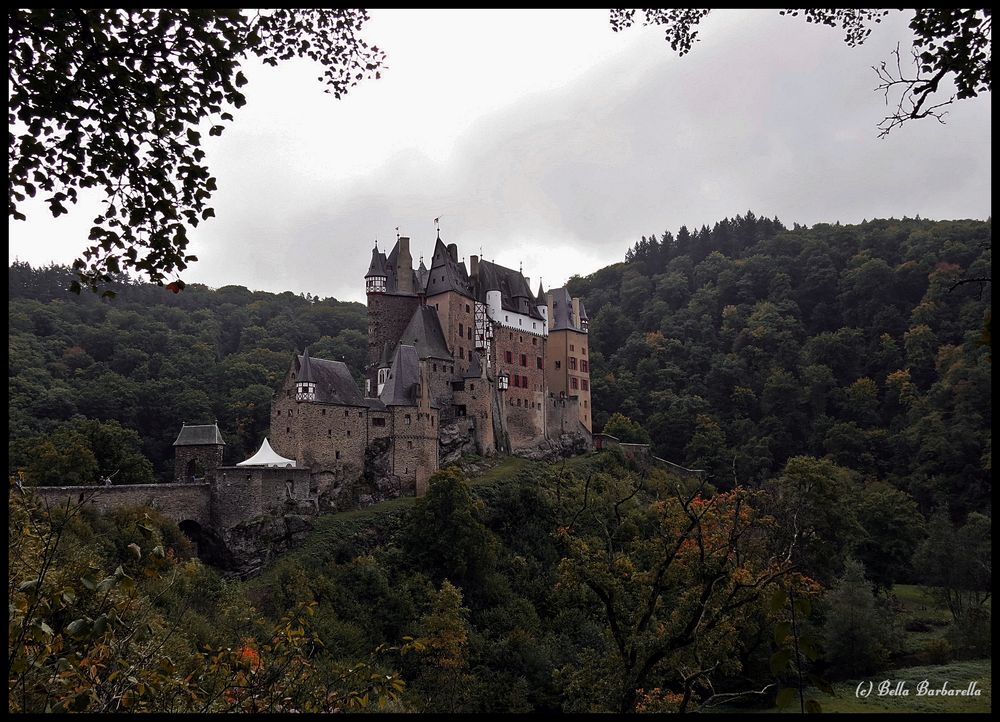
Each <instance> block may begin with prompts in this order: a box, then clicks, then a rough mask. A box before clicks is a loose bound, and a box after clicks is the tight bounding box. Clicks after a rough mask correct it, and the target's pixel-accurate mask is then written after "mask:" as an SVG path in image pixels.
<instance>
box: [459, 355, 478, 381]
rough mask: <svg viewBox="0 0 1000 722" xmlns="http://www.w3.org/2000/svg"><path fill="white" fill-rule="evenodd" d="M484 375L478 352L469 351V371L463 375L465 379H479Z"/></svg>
mask: <svg viewBox="0 0 1000 722" xmlns="http://www.w3.org/2000/svg"><path fill="white" fill-rule="evenodd" d="M482 375H483V364H482V362H481V361H480V360H479V352H478V351H471V350H470V351H469V370H468V371H466V372H465V373H464V374H462V378H465V379H478V378H479V377H480V376H482Z"/></svg>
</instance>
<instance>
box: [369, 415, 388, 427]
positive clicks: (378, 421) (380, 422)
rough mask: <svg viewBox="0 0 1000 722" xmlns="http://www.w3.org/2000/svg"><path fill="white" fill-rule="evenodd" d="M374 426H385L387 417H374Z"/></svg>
mask: <svg viewBox="0 0 1000 722" xmlns="http://www.w3.org/2000/svg"><path fill="white" fill-rule="evenodd" d="M372 426H385V419H383V418H380V417H379V418H373V419H372Z"/></svg>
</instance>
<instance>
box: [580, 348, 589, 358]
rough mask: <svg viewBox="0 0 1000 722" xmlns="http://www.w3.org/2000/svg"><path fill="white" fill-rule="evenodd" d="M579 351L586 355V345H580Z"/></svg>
mask: <svg viewBox="0 0 1000 722" xmlns="http://www.w3.org/2000/svg"><path fill="white" fill-rule="evenodd" d="M580 353H581V354H583V355H584V356H586V355H587V347H586V346H581V347H580Z"/></svg>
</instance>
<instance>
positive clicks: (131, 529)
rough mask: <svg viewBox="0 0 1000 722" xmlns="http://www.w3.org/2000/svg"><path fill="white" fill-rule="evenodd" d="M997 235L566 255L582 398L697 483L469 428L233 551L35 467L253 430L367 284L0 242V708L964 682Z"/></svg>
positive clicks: (518, 707)
mask: <svg viewBox="0 0 1000 722" xmlns="http://www.w3.org/2000/svg"><path fill="white" fill-rule="evenodd" d="M990 239H991V228H990V223H989V222H986V223H983V222H979V221H952V222H931V221H924V220H919V219H912V220H911V219H904V220H901V221H897V220H887V221H872V222H867V223H863V224H860V225H856V226H841V225H839V224H838V225H818V226H814V227H812V228H800V227H795V228H792V229H787V228H785V227H783V226H782V224H781V223H780V222H779V221H778V220H777V219H772V220H769V219H765V218H757V217H755V216H754V215H753V214H752V213H748V214H747V215H746V216H745V217H737V218H736V219H733V220H728V219H727V220H725V221H722V222H720V223H717V224H715V226H714V227H713V228H707V227H703V228H701V229H698V230H697V231H694V232H689V231H688V230H687V229H685V228H681V229H680V230H679V231H678V232H677V234H676V236H675V235H673V234H671V233H664V234H663V235H662V236H658V237H657V236H649V237H645V238H643V239H642V240H640V241H639V242H638V243H637V244H636V245H635V247H634V248H632V249H630V250H629V252H628V254H627V256H626V259H625V261H624V262H623V263H620V264H616V265H614V266H611V267H608V268H605V269H602V270H600V271H598V272H596V273H594V274H592V275H591V276H588V277H585V278H580V277H574V278H573V279H571V281H570V287H571V289H572V291H573V292H574V295H580V296H581V297H582V298H583V299H584V301H585V303H586V306H587V310H588V313H589V315H590V319H591V354H592V355H591V370H592V383H593V386H592V389H593V401H594V407H595V408H594V411H595V428H601V427H603V428H605V429H606V430H608V431H609V432H613V433H614V434H615V435H617V436H619V437H620V438H622V439H623V440H627V441H629V440H631V441H647V442H649V443H650V444H651V445H652V446H653V449H654V451H655V453H656V454H657V455H658V456H660V457H662V458H665V459H667V460H669V461H672V462H676V463H680V464H683V465H684V466H687V467H690V468H700V469H704V470H705V472H706V473H705V476H704V477H703V478H702V479H700V480H699V479H692V478H690V477H683V478H681V477H675V476H672V475H671V473H669V472H667V471H664V470H663V469H660V468H659V467H657V466H656V465H655V464H654V465H652V466H650V465H649V464H648V463H647V462H642V461H640V462H637V461H635V460H632V461H629V460H626V459H625V458H624V457H622V456H621V454H620V453H618V452H616V451H605V452H600V453H591V454H588V455H585V456H580V457H575V458H573V459H569V460H566V461H564V462H561V463H557V464H544V463H540V462H528V461H526V460H523V459H510V458H508V459H493V460H489V461H484V460H477V459H469V458H466V459H464V460H463V461H462V463H461V464H460V465H459V466H452V467H449V468H446V469H444V470H443V471H442V472H440V473H439V474H437V475H436V476H435V477H433V478H432V480H431V485H430V490H429V492H428V493H427V495H426V496H424V497H422V498H420V499H412V498H401V499H396V500H393V501H390V502H385V503H384V504H381V505H378V506H376V507H374V508H371V509H359V510H355V511H351V512H346V513H340V514H334V515H329V516H325V517H321V518H319V519H317V520H316V523H315V528H314V529H313V532H312V534H311V536H310V537H309V539H308V540H307V541H306V543H305V544H304V545H303V546H302V547H301V548H299V549H297V550H294V551H292V552H291V553H289V554H287V555H286V556H284V557H283V558H281V559H280V560H278V561H277V562H276V563H275V564H273V565H272V566H271V567H269V568H268V569H267V570H265V571H264V572H263V573H262V574H261V575H260V576H258V577H255V578H252V579H247V580H237V579H232V578H224V577H223V576H221V575H220V574H219V573H217V572H216V571H215V570H213V569H212V568H210V567H208V566H206V565H204V564H202V563H200V562H199V561H198V560H197V558H196V557H195V556H194V548H193V547H192V545H191V543H190V542H189V541H188V540H187V539H186V538H185V537H184V536H183V534H181V533H180V531H179V530H178V529H177V527H176V526H175V525H173V524H171V523H170V522H169V521H168V520H166V519H164V518H162V517H159V516H158V515H157V514H156V513H155V512H153V511H150V510H141V509H139V510H120V511H118V512H114V513H111V514H107V515H98V514H95V513H94V512H92V511H90V510H88V509H87V508H86V505H82V506H79V507H74V508H70V509H66V510H64V511H56V512H53V511H52V510H46V509H44V508H41V507H39V506H38V504H37V502H36V501H35V500H34V499H33V498H32V496H31V495H30V493H29V491H30V486H31V485H32V484H55V483H67V482H75V483H80V484H94V483H96V482H97V480H98V479H99V478H100V477H102V476H108V475H111V474H112V473H114V474H115V476H114V477H113V479H112V481H113V483H128V482H141V481H149V480H152V479H154V478H159V479H160V480H166V479H168V478H169V476H170V451H171V450H170V444H171V443H172V441H173V439H174V438H175V437H176V433H177V430H178V429H179V427H180V424H181V422H182V421H189V422H193V421H198V422H204V421H206V420H207V421H210V420H211V419H212V418H216V419H218V421H219V424H220V427H221V428H222V429H223V432H224V434H225V435H226V439H227V441H228V442H229V444H230V447H229V448H228V449H227V455H232V456H229V457H227V458H233V457H236V456H241V455H248V454H249V453H251V452H252V451H253V450H254V448H255V446H256V444H257V443H259V439H260V438H261V437H262V436H263V434H264V433H265V432H266V429H267V424H268V412H269V402H270V396H271V393H272V391H273V388H274V387H275V386H276V384H277V382H278V379H279V378H280V376H281V374H283V373H284V371H285V370H286V368H287V365H288V363H289V362H290V358H291V354H292V352H293V351H294V350H295V349H301V348H302V347H303V346H304V345H307V344H308V345H310V348H311V351H313V352H314V353H315V355H316V356H323V357H327V358H342V359H343V360H345V362H347V364H348V365H349V366H350V367H351V368H352V370H353V371H354V372H355V374H358V373H359V371H360V366H361V364H362V363H363V360H364V357H365V351H366V336H365V325H366V319H365V313H364V307H363V306H361V305H360V304H349V303H339V302H337V301H335V300H333V299H322V300H321V299H316V298H312V297H311V296H296V295H294V294H292V293H284V294H271V293H263V292H251V291H248V290H247V289H244V288H241V287H233V286H231V287H226V288H222V289H218V290H211V289H208V288H205V287H200V286H188V287H187V288H186V289H184V290H183V291H182V292H181V293H179V294H176V295H175V294H171V293H169V292H168V291H165V290H164V289H162V288H157V287H153V286H149V285H143V284H136V283H132V282H127V281H126V282H122V283H120V284H118V285H117V287H116V288H115V289H114V290H115V292H116V296H115V297H114V298H113V299H110V300H108V299H104V300H100V299H98V298H97V297H96V296H93V295H90V296H88V295H81V296H79V297H78V296H72V295H68V294H66V293H65V291H64V289H65V287H66V285H68V283H69V282H70V281H71V277H70V273H69V271H68V270H67V269H64V268H59V267H50V268H45V269H32V268H30V267H28V266H26V265H24V264H14V265H13V266H12V267H11V269H10V335H9V351H10V366H9V393H10V402H9V414H10V417H9V418H10V437H9V438H10V441H9V443H10V472H11V480H12V485H11V487H10V499H11V501H10V512H11V516H10V530H11V534H10V535H9V562H10V571H9V589H10V597H11V598H10V607H11V610H10V612H11V613H10V620H9V637H8V639H9V652H10V654H9V658H10V661H11V665H10V673H9V701H10V709H11V710H12V711H34V710H43V709H51V710H55V711H61V710H87V711H125V710H136V711H246V712H259V711H331V710H335V709H337V710H355V709H356V710H377V709H388V710H394V711H434V712H493V711H515V712H527V711H546V712H556V711H562V712H578V711H582V712H586V711H611V712H659V711H695V710H698V709H705V708H712V707H717V706H722V707H723V708H726V709H730V710H731V709H735V708H736V706H737V705H743V706H752V707H757V708H768V707H770V706H772V705H774V704H775V703H777V704H778V705H781V706H787V705H789V704H792V703H794V705H795V709H799V707H800V705H801V708H802V709H809V710H816V709H818V708H820V707H822V709H834V710H837V709H841V710H847V709H851V708H850V707H842V706H838V705H843V704H846V699H847V698H850V699H852V700H853V699H854V697H855V695H854V692H853V690H854V683H853V682H850V681H844V680H851V679H858V678H859V677H860V678H864V677H863V676H865V675H873V674H876V673H879V672H880V671H881V670H886V669H889V668H893V673H892V675H893V677H894V678H897V677H898V678H909V677H906V674H907V672H906V670H915V671H913V672H912V675H918V676H914V677H912V678H914V679H922V678H925V677H927V676H928V675H930V676H931V677H933V673H932V672H929V671H926V670H934V669H942V670H947V673H946V674H945V677H943V678H945V679H952V682H953V683H954V684H960V685H964V684H965V683H966V682H967V681H969V680H970V679H974V680H981V679H985V680H986V683H987V684H988V680H989V676H990V674H989V662H988V660H986V661H984V658H988V657H989V655H990V649H991V602H990V590H991V568H992V563H991V541H990V540H991V536H992V533H991V518H990V514H991V497H990V471H991V458H990V457H991V445H990V444H991V442H990V434H991V423H992V422H991V412H990V408H991V403H990V402H991V382H990V370H991V345H990V336H989V309H990V300H991V297H990V294H991V286H990V283H989V282H988V281H973V279H988V278H989V276H990ZM967 280H968V281H970V282H965V281H967ZM15 481H17V482H18V483H13V482H15ZM946 664H947V665H950V666H948V667H943V666H942V665H946ZM921 665H937V666H936V667H925V666H921ZM963 665H964V666H963ZM900 668H904V669H900ZM943 674H944V673H943ZM947 675H951V676H947ZM956 675H957V676H956ZM831 690H836V691H837V692H838V697H837V698H833V697H830V696H829V695H828V694H827V693H828V692H829V691H831ZM947 701H948V702H949V704H950V703H952V702H953V700H947ZM968 702H969V703H971V704H973V705H976V704H979V705H980V706H979V707H976V706H972V707H968V708H961V709H978V710H981V711H984V710H988V709H989V704H990V703H989V697H988V690H987V697H986V699H985V700H978V699H971V700H968ZM983 704H985V707H983V706H982V705H983ZM947 709H948V710H951V711H954V710H955V709H957V708H956V707H954V706H951V707H948V708H947ZM927 711H930V710H927Z"/></svg>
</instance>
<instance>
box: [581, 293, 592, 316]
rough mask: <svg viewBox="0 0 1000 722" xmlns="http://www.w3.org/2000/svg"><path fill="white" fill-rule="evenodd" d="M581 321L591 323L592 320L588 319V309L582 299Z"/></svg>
mask: <svg viewBox="0 0 1000 722" xmlns="http://www.w3.org/2000/svg"><path fill="white" fill-rule="evenodd" d="M580 320H581V321H589V320H590V319H589V318H588V317H587V308H586V307H585V306H584V305H583V299H582V298H581V299H580Z"/></svg>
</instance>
